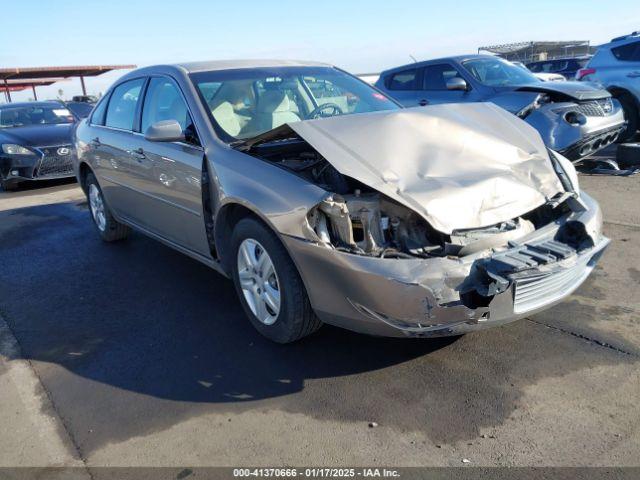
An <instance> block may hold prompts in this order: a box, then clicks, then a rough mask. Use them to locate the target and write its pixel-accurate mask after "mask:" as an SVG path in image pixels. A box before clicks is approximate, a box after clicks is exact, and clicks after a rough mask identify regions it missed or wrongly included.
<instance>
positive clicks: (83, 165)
mask: <svg viewBox="0 0 640 480" xmlns="http://www.w3.org/2000/svg"><path fill="white" fill-rule="evenodd" d="M89 173H93V170H92V169H91V167H90V166H89V164H88V163H87V162H84V161H81V162H80V163H79V164H78V183H79V184H80V188H82V191H83V192H84V193H85V194H86V193H87V176H88V175H89ZM94 175H95V173H94Z"/></svg>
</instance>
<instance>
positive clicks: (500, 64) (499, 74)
mask: <svg viewBox="0 0 640 480" xmlns="http://www.w3.org/2000/svg"><path fill="white" fill-rule="evenodd" d="M462 65H463V66H464V68H465V69H466V70H467V71H468V72H469V73H470V74H471V75H473V77H474V78H475V79H476V80H478V81H479V82H480V83H482V84H483V85H487V86H489V87H509V86H520V85H527V84H534V83H540V81H541V80H539V79H538V78H536V77H535V76H534V75H532V74H531V73H530V72H527V71H526V70H524V69H522V68H520V67H517V66H516V65H514V64H513V63H511V62H507V61H506V60H502V59H501V58H491V57H489V58H473V59H471V60H466V61H465V62H463V63H462Z"/></svg>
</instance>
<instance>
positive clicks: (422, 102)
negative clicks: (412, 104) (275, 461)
mask: <svg viewBox="0 0 640 480" xmlns="http://www.w3.org/2000/svg"><path fill="white" fill-rule="evenodd" d="M418 104H419V105H420V106H421V107H424V106H426V105H429V100H425V99H424V98H423V99H422V100H420V101H419V102H418Z"/></svg>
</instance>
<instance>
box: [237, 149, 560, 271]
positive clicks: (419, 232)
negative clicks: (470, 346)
mask: <svg viewBox="0 0 640 480" xmlns="http://www.w3.org/2000/svg"><path fill="white" fill-rule="evenodd" d="M244 151H245V153H248V154H250V155H252V156H255V157H257V158H261V159H263V160H265V161H269V162H271V163H273V164H275V165H278V166H279V167H281V168H284V169H286V170H288V171H290V172H293V173H294V174H296V175H299V176H301V177H303V178H304V179H306V180H307V181H309V182H311V183H313V184H315V185H318V186H319V187H321V188H323V189H324V190H326V191H327V192H328V194H327V196H326V197H325V199H324V200H323V201H322V202H321V203H320V204H318V205H317V206H316V207H315V208H313V209H312V210H311V211H310V212H309V214H308V215H307V221H308V224H309V225H308V227H309V230H310V232H313V234H314V235H315V236H316V239H317V240H318V241H320V242H322V243H324V244H326V245H330V246H332V247H333V248H335V249H337V250H340V251H345V252H349V253H354V254H359V255H367V256H373V257H379V258H398V259H412V258H431V257H443V256H456V257H463V256H466V255H470V254H473V253H476V252H479V251H482V250H487V249H497V248H500V247H507V246H508V244H509V242H511V241H515V240H517V239H518V238H521V237H524V236H525V235H527V234H529V233H531V232H533V231H534V230H535V229H537V228H539V227H541V226H543V225H545V224H547V223H550V222H552V221H553V220H555V219H556V218H558V217H560V216H561V215H562V214H564V213H566V212H567V209H568V207H567V206H566V205H565V204H562V208H558V206H557V205H555V206H553V207H550V206H549V205H543V206H542V207H539V208H538V209H536V210H534V211H532V212H529V213H528V214H526V215H524V216H522V217H519V218H515V219H512V220H509V221H506V222H502V223H499V224H497V225H491V226H488V227H484V228H479V229H470V230H456V231H453V232H452V233H451V234H444V233H441V232H439V231H437V230H435V229H434V228H432V227H431V226H430V225H429V223H428V222H427V221H426V220H425V219H423V218H422V217H421V216H420V215H419V214H418V213H416V212H414V211H413V210H411V209H409V208H407V207H405V206H404V205H401V204H399V203H397V202H396V201H394V200H392V199H390V198H388V197H387V196H385V195H383V194H382V193H380V192H378V191H376V190H375V189H372V188H371V187H369V186H367V185H365V184H363V183H361V182H359V181H357V180H355V179H353V178H350V177H348V176H345V175H342V174H341V173H340V172H338V171H337V170H336V169H335V168H334V167H333V166H332V165H331V163H329V162H328V161H327V160H326V159H325V158H323V157H322V155H320V154H319V153H318V152H317V151H316V150H314V149H313V147H311V146H310V145H309V144H308V143H307V142H305V141H304V140H303V139H301V138H299V137H294V138H286V139H277V140H272V141H269V142H264V143H259V144H257V145H252V146H250V147H249V148H247V149H245V150H244Z"/></svg>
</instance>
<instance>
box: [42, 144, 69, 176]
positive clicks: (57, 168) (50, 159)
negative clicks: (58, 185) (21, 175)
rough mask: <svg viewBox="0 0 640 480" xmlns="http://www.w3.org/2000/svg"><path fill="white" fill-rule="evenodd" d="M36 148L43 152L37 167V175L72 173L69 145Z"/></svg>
mask: <svg viewBox="0 0 640 480" xmlns="http://www.w3.org/2000/svg"><path fill="white" fill-rule="evenodd" d="M38 150H40V151H41V152H42V153H43V154H44V156H43V157H42V160H41V161H40V167H38V177H40V178H42V177H60V176H64V175H72V174H73V149H72V148H71V145H58V146H56V147H40V148H38ZM65 151H66V152H67V153H65Z"/></svg>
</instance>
